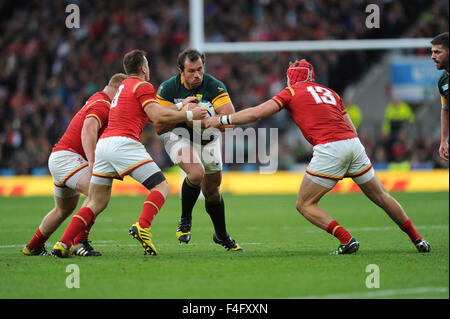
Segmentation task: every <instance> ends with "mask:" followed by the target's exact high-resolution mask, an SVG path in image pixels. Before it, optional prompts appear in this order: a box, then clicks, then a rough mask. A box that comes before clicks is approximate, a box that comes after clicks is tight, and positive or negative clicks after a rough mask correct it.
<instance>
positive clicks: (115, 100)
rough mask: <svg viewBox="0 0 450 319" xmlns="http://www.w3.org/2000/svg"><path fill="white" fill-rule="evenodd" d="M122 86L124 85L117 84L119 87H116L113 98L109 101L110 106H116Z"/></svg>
mask: <svg viewBox="0 0 450 319" xmlns="http://www.w3.org/2000/svg"><path fill="white" fill-rule="evenodd" d="M123 87H124V85H123V84H121V85H120V86H119V88H118V89H117V92H116V95H114V98H113V100H112V102H111V107H110V108H113V107H116V106H117V100H118V99H119V95H120V92H122V89H123Z"/></svg>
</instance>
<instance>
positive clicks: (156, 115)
mask: <svg viewBox="0 0 450 319" xmlns="http://www.w3.org/2000/svg"><path fill="white" fill-rule="evenodd" d="M187 108H188V109H189V110H187V111H176V110H172V109H169V108H166V107H163V106H160V105H159V104H158V103H148V104H147V105H146V106H145V107H144V111H145V113H146V114H147V116H148V118H149V119H150V120H151V121H152V122H153V123H160V124H174V123H180V122H185V121H192V120H201V119H202V118H204V117H205V116H206V114H207V113H206V109H205V108H201V107H198V106H196V104H193V103H189V104H188V105H187Z"/></svg>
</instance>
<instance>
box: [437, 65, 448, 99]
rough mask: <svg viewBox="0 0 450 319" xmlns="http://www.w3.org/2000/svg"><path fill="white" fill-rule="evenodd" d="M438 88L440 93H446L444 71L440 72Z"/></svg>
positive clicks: (446, 82) (446, 74)
mask: <svg viewBox="0 0 450 319" xmlns="http://www.w3.org/2000/svg"><path fill="white" fill-rule="evenodd" d="M438 88H439V92H440V93H441V94H442V95H446V94H447V95H448V73H447V72H446V71H444V72H442V74H441V77H440V78H439V81H438Z"/></svg>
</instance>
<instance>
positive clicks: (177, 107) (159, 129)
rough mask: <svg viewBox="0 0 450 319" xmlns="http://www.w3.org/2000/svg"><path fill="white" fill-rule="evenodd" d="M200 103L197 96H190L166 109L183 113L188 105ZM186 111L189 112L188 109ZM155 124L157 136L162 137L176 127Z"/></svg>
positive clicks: (166, 124) (159, 123)
mask: <svg viewBox="0 0 450 319" xmlns="http://www.w3.org/2000/svg"><path fill="white" fill-rule="evenodd" d="M198 102H199V100H198V98H197V97H195V96H188V97H187V98H185V99H184V100H183V101H182V102H179V103H177V104H173V105H168V106H164V107H165V108H169V109H171V110H175V111H182V110H183V108H186V106H187V105H188V104H192V103H198ZM186 110H188V109H187V108H186V109H185V111H186ZM153 124H154V126H155V131H156V134H158V135H161V134H164V133H166V132H169V131H170V130H172V129H173V128H174V127H175V125H176V123H162V122H156V123H153Z"/></svg>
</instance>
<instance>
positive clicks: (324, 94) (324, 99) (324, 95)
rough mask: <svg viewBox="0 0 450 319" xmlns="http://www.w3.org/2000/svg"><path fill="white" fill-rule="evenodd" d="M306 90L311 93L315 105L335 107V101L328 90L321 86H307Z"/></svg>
mask: <svg viewBox="0 0 450 319" xmlns="http://www.w3.org/2000/svg"><path fill="white" fill-rule="evenodd" d="M306 89H307V90H308V92H309V93H311V95H312V96H313V98H314V100H315V101H316V103H317V104H322V103H326V104H332V105H336V99H335V98H334V96H333V93H332V92H331V91H330V90H328V89H326V88H324V87H321V86H314V87H313V86H308V87H307V88H306ZM318 93H319V94H320V95H319V94H318Z"/></svg>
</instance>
